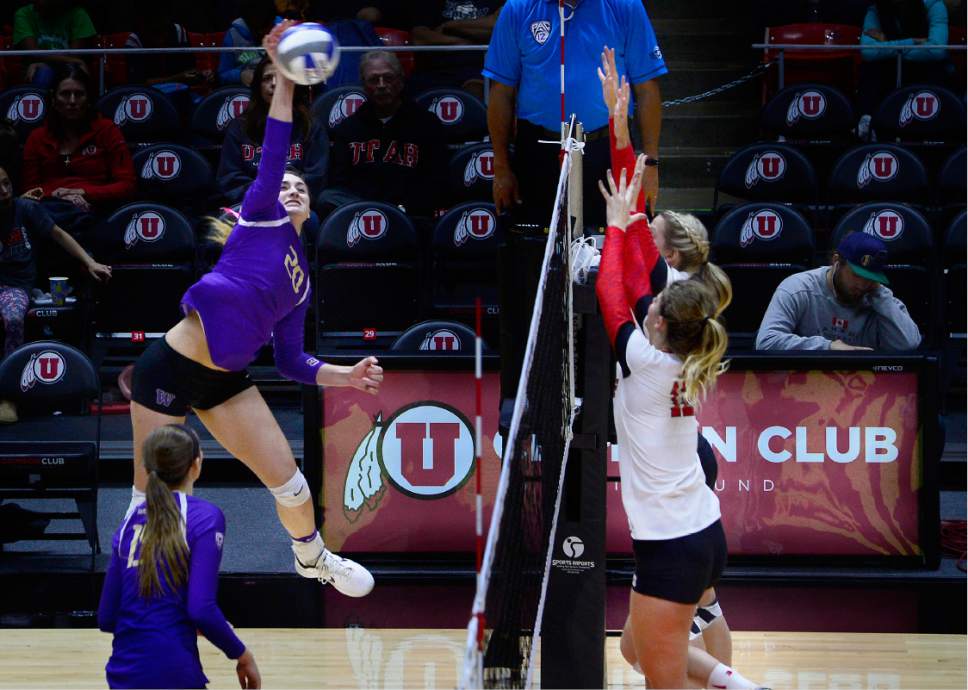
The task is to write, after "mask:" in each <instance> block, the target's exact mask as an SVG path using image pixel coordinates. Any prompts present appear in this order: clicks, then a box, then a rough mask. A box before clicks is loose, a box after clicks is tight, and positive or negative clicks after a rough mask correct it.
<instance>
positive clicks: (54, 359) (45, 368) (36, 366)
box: [20, 350, 67, 393]
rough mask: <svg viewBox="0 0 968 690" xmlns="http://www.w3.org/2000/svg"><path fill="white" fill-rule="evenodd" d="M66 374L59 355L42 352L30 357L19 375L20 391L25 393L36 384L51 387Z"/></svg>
mask: <svg viewBox="0 0 968 690" xmlns="http://www.w3.org/2000/svg"><path fill="white" fill-rule="evenodd" d="M66 373H67V363H66V362H65V361H64V358H63V357H61V356H60V353H58V352H55V351H54V350H44V351H43V352H41V353H39V354H36V355H31V356H30V359H29V360H28V361H27V364H26V365H25V366H24V369H23V372H22V373H21V374H20V390H21V391H22V392H24V393H26V392H27V391H29V390H30V389H31V388H33V387H34V386H35V385H37V384H38V383H41V384H43V385H45V386H50V385H53V384H55V383H57V382H58V381H60V380H61V379H62V378H64V374H66Z"/></svg>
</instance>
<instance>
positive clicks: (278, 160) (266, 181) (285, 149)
mask: <svg viewBox="0 0 968 690" xmlns="http://www.w3.org/2000/svg"><path fill="white" fill-rule="evenodd" d="M291 134H292V123H291V122H282V121H280V120H276V119H273V118H271V117H270V118H267V119H266V133H265V139H264V140H263V142H262V159H261V160H260V161H259V172H258V174H257V175H256V178H255V180H254V181H253V182H252V184H251V185H249V190H248V191H247V192H246V193H245V199H244V200H243V201H242V218H241V219H240V220H266V218H265V216H266V214H267V213H269V212H270V211H272V210H274V209H275V208H276V206H277V205H278V204H279V187H280V186H281V185H282V176H283V175H284V174H285V172H286V158H287V156H288V153H289V142H290V136H291Z"/></svg>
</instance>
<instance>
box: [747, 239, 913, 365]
mask: <svg viewBox="0 0 968 690" xmlns="http://www.w3.org/2000/svg"><path fill="white" fill-rule="evenodd" d="M886 261H887V247H886V246H885V245H884V243H883V242H882V241H881V240H880V239H878V238H877V237H875V236H873V235H869V234H867V233H864V232H854V233H851V234H849V235H847V236H846V237H845V238H844V239H843V240H841V242H840V246H839V247H837V251H836V252H834V255H833V262H832V265H831V266H825V267H823V268H815V269H813V270H811V271H804V272H803V273H797V274H795V275H792V276H790V277H789V278H787V279H786V280H784V281H783V282H782V283H780V285H779V286H778V287H777V289H776V292H775V293H773V299H772V300H770V306H769V307H767V310H766V314H765V315H764V316H763V323H761V324H760V330H759V332H758V333H757V335H756V349H757V350H879V351H905V350H914V349H916V348H917V347H918V345H919V344H920V343H921V333H920V332H919V331H918V327H917V326H916V325H915V323H914V321H912V320H911V317H910V315H909V314H908V311H907V308H906V307H905V306H904V304H903V303H902V302H901V300H899V299H897V298H896V297H895V296H894V295H893V294H892V293H891V291H890V290H889V289H888V288H887V287H885V286H886V285H887V284H888V281H887V276H885V275H884V273H883V272H882V271H883V268H884V263H885V262H886Z"/></svg>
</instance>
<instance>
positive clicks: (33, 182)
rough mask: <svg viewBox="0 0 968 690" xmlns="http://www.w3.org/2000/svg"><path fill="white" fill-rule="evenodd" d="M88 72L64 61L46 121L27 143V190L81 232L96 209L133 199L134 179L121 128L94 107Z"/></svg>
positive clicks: (69, 228) (55, 216)
mask: <svg viewBox="0 0 968 690" xmlns="http://www.w3.org/2000/svg"><path fill="white" fill-rule="evenodd" d="M91 93H92V88H91V81H90V77H89V76H88V74H87V72H85V71H84V70H82V69H79V68H78V67H77V66H75V65H65V66H63V67H61V68H60V69H59V70H58V72H57V74H56V76H55V79H54V84H53V88H52V89H51V94H52V101H53V102H52V107H51V110H50V113H49V114H48V116H47V120H46V122H44V124H43V125H42V126H40V127H38V128H37V129H35V130H34V131H33V132H31V133H30V136H29V137H28V138H27V143H26V145H25V146H24V164H23V188H24V189H25V190H26V192H25V196H27V197H28V198H31V199H34V200H37V201H40V202H41V204H42V205H43V206H44V208H45V209H46V210H47V212H48V213H49V214H50V215H51V216H52V217H53V219H54V221H55V222H56V223H57V224H58V225H60V226H61V227H62V228H64V229H66V230H67V231H68V232H70V233H71V234H73V235H75V236H78V235H81V236H83V235H84V233H85V231H86V229H87V228H88V227H90V225H91V224H92V223H93V214H94V213H99V212H104V211H108V210H110V209H111V208H113V207H115V206H117V205H118V204H120V203H122V202H124V201H126V200H128V199H130V198H131V197H132V196H133V195H134V192H135V188H136V180H135V173H134V165H133V164H132V162H131V154H130V153H129V152H128V146H127V144H126V143H125V141H124V137H123V136H122V134H121V130H120V129H118V127H117V125H115V124H114V123H113V122H112V121H111V120H109V119H107V118H104V117H102V116H101V115H100V114H99V113H98V112H97V110H96V109H95V107H94V102H93V100H92V98H91Z"/></svg>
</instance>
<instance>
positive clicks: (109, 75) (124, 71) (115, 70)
mask: <svg viewBox="0 0 968 690" xmlns="http://www.w3.org/2000/svg"><path fill="white" fill-rule="evenodd" d="M130 36H131V32H130V31H120V32H118V33H113V34H102V35H100V36H98V37H97V47H98V48H124V47H125V44H126V43H127V42H128V38H129V37H130ZM104 81H105V83H104V84H103V87H104V88H106V89H109V88H111V87H114V86H120V85H122V84H127V83H128V60H127V56H125V55H117V54H111V53H108V54H107V59H106V60H105V63H104Z"/></svg>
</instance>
